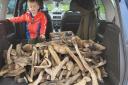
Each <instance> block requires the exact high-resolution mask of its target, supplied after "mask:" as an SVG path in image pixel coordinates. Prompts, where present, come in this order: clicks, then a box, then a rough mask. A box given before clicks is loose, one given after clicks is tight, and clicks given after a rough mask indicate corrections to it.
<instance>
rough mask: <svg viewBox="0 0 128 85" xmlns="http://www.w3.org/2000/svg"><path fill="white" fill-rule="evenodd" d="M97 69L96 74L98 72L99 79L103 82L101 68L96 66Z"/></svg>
mask: <svg viewBox="0 0 128 85" xmlns="http://www.w3.org/2000/svg"><path fill="white" fill-rule="evenodd" d="M95 71H96V74H97V79H98V80H99V82H101V83H103V82H104V81H103V78H102V75H101V71H100V69H99V68H95Z"/></svg>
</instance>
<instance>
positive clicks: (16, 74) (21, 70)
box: [5, 67, 26, 77]
mask: <svg viewBox="0 0 128 85" xmlns="http://www.w3.org/2000/svg"><path fill="white" fill-rule="evenodd" d="M25 71H26V70H25V69H24V68H23V67H20V68H19V69H16V70H11V71H9V72H8V73H7V74H6V75H5V77H8V76H9V77H10V76H18V75H20V74H21V73H23V72H25Z"/></svg>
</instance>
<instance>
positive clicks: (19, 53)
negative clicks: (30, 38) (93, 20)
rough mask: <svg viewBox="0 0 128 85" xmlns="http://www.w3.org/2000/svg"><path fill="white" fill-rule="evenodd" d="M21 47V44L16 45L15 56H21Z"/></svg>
mask: <svg viewBox="0 0 128 85" xmlns="http://www.w3.org/2000/svg"><path fill="white" fill-rule="evenodd" d="M21 46H22V45H21V44H17V45H16V52H17V56H21V55H22V49H21V48H22V47H21Z"/></svg>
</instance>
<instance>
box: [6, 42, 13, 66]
mask: <svg viewBox="0 0 128 85" xmlns="http://www.w3.org/2000/svg"><path fill="white" fill-rule="evenodd" d="M12 46H13V45H12V44H11V45H10V47H9V49H8V52H7V64H11V63H12V60H11V57H10V54H11V50H12Z"/></svg>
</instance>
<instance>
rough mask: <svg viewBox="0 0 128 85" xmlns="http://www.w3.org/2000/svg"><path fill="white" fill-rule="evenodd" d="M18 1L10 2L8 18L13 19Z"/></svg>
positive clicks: (11, 0)
mask: <svg viewBox="0 0 128 85" xmlns="http://www.w3.org/2000/svg"><path fill="white" fill-rule="evenodd" d="M16 1H17V0H9V2H8V7H7V14H6V18H10V17H13V15H14V11H15V6H16Z"/></svg>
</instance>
